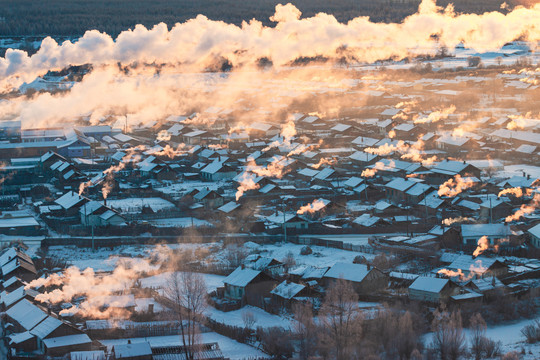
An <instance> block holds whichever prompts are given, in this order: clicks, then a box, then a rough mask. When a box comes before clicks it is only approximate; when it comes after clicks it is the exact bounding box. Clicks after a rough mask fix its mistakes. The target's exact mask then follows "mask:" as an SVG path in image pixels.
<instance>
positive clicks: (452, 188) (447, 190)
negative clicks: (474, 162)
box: [437, 174, 475, 197]
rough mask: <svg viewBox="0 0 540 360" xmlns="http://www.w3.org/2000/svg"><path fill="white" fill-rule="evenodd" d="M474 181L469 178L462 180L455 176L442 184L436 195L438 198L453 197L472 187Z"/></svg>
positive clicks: (459, 176)
mask: <svg viewBox="0 0 540 360" xmlns="http://www.w3.org/2000/svg"><path fill="white" fill-rule="evenodd" d="M474 184H475V183H474V180H473V179H472V178H470V177H466V178H462V177H461V175H459V174H458V175H456V176H454V178H452V179H449V180H447V181H446V182H445V183H444V184H442V185H441V186H439V190H438V191H437V194H438V195H439V196H448V197H454V196H456V195H458V194H460V193H461V192H463V190H466V189H469V188H471V187H473V186H474Z"/></svg>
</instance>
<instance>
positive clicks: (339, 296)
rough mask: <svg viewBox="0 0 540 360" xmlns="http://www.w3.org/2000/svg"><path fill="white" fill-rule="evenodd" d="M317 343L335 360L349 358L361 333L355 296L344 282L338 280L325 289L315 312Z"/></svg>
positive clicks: (360, 322) (352, 290)
mask: <svg viewBox="0 0 540 360" xmlns="http://www.w3.org/2000/svg"><path fill="white" fill-rule="evenodd" d="M319 319H320V321H321V325H322V330H323V331H321V332H320V335H321V339H320V340H321V344H322V345H323V347H324V346H326V347H327V348H328V350H329V351H330V352H332V353H333V357H334V358H335V359H337V360H342V359H350V358H351V357H353V353H354V347H355V345H356V342H357V341H358V340H359V338H360V336H361V334H362V317H361V314H360V312H359V308H358V295H357V294H356V292H355V291H354V289H353V287H352V286H351V285H350V283H348V282H347V281H345V280H343V279H338V280H337V281H335V282H334V283H332V285H330V287H329V288H328V290H327V293H326V296H325V299H324V302H323V304H322V306H321V310H320V313H319Z"/></svg>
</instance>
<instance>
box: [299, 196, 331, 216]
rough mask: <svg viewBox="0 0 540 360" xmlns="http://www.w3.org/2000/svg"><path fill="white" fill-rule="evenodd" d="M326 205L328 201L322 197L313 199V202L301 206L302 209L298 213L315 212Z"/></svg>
mask: <svg viewBox="0 0 540 360" xmlns="http://www.w3.org/2000/svg"><path fill="white" fill-rule="evenodd" d="M325 206H326V203H325V202H324V201H323V200H322V199H317V200H313V202H312V203H310V204H307V205H304V206H301V207H300V209H298V210H297V211H296V213H297V214H298V215H302V214H306V213H308V214H313V213H316V212H317V211H320V210H321V209H322V208H324V207H325Z"/></svg>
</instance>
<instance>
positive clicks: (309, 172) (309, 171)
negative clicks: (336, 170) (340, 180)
mask: <svg viewBox="0 0 540 360" xmlns="http://www.w3.org/2000/svg"><path fill="white" fill-rule="evenodd" d="M318 173H319V170H313V169H309V168H305V169H302V170H300V171H298V174H299V175H303V176H306V177H314V176H315V175H317V174H318Z"/></svg>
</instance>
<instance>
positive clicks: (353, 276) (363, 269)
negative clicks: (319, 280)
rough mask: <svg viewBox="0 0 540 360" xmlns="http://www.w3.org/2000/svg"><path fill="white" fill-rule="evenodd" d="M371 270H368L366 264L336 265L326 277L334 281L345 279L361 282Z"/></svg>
mask: <svg viewBox="0 0 540 360" xmlns="http://www.w3.org/2000/svg"><path fill="white" fill-rule="evenodd" d="M370 271H371V270H368V268H367V266H366V265H364V264H348V263H341V262H338V263H335V264H334V266H332V267H331V268H330V269H328V271H327V272H326V274H324V277H327V278H332V279H340V278H343V279H345V280H348V281H353V282H361V281H362V280H364V278H365V277H366V276H367V275H368V274H369V272H370Z"/></svg>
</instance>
